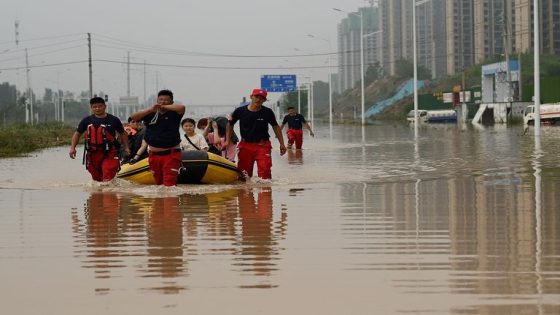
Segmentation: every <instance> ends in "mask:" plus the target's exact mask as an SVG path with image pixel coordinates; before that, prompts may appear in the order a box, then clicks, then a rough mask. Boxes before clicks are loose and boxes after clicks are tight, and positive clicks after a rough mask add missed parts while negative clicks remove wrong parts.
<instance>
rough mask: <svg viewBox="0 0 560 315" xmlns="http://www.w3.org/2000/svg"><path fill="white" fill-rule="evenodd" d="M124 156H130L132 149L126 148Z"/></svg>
mask: <svg viewBox="0 0 560 315" xmlns="http://www.w3.org/2000/svg"><path fill="white" fill-rule="evenodd" d="M124 154H125V156H130V148H129V147H126V148H124Z"/></svg>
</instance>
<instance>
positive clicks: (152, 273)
mask: <svg viewBox="0 0 560 315" xmlns="http://www.w3.org/2000/svg"><path fill="white" fill-rule="evenodd" d="M317 129H318V130H317V137H316V138H310V137H308V136H307V137H306V138H305V141H304V150H302V151H295V150H291V151H289V152H288V154H286V155H285V156H283V157H280V156H279V155H278V153H277V152H275V153H274V156H273V164H274V166H273V178H274V180H273V181H272V182H266V181H251V182H249V183H236V184H232V185H206V186H201V185H190V186H181V187H178V188H175V189H163V188H160V187H154V186H138V185H135V184H132V183H129V182H125V181H116V182H115V183H112V184H110V185H108V186H100V185H95V184H92V183H91V182H90V181H89V177H88V174H87V173H86V171H85V169H84V168H83V166H82V165H80V161H78V160H70V159H68V158H67V148H54V149H49V150H45V151H41V152H38V153H35V154H32V155H31V156H29V157H25V158H17V159H3V160H0V209H1V210H0V279H1V281H0V305H2V306H1V308H2V313H3V314H132V313H135V314H178V313H182V314H184V313H190V314H403V313H404V314H406V313H419V314H560V202H559V198H560V162H559V161H558V155H559V153H560V128H554V127H543V130H542V133H543V135H542V137H541V141H540V149H539V148H538V147H537V148H535V147H536V144H535V140H534V137H533V136H532V135H531V133H530V132H529V133H528V134H526V135H522V133H523V130H521V129H519V128H503V127H495V128H489V129H474V128H472V127H466V128H462V127H456V126H448V125H447V126H446V125H441V126H428V127H424V128H420V129H419V136H418V137H417V138H415V137H414V132H413V129H411V128H409V127H408V126H401V125H375V126H367V127H366V128H365V132H366V144H365V145H362V143H361V129H360V128H359V127H355V126H334V127H333V129H332V134H331V133H330V130H329V128H328V126H319V127H318V128H317ZM79 153H81V152H79Z"/></svg>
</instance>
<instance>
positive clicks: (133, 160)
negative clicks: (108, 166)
mask: <svg viewBox="0 0 560 315" xmlns="http://www.w3.org/2000/svg"><path fill="white" fill-rule="evenodd" d="M147 148H148V142H146V140H144V139H142V145H141V146H140V148H139V149H138V151H136V155H135V156H133V157H132V159H130V161H129V163H130V164H134V163H136V162H138V159H139V158H140V156H141V155H142V154H144V151H146V149H147Z"/></svg>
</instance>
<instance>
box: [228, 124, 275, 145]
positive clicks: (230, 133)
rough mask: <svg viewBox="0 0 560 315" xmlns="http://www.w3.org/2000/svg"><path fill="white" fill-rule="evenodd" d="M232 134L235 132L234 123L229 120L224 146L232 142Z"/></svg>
mask: <svg viewBox="0 0 560 315" xmlns="http://www.w3.org/2000/svg"><path fill="white" fill-rule="evenodd" d="M277 127H278V126H277ZM232 134H233V124H232V123H231V122H229V121H228V123H227V125H226V140H225V141H224V147H227V146H228V145H229V144H230V143H231V135H232Z"/></svg>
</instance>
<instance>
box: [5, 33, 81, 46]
mask: <svg viewBox="0 0 560 315" xmlns="http://www.w3.org/2000/svg"><path fill="white" fill-rule="evenodd" d="M77 35H84V34H83V33H74V34H67V35H58V36H48V37H40V38H32V39H25V40H21V39H20V40H18V43H21V42H32V41H41V40H47V39H54V38H64V37H70V36H77ZM13 42H14V41H13V40H10V41H4V42H0V45H6V44H13Z"/></svg>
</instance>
